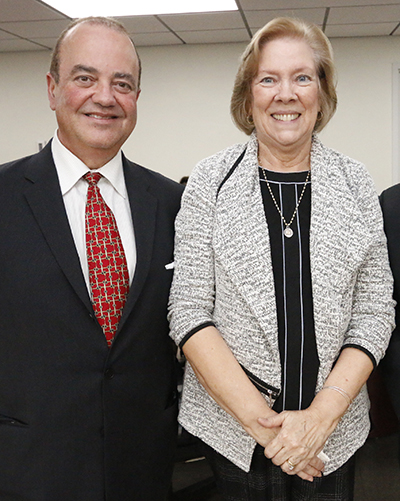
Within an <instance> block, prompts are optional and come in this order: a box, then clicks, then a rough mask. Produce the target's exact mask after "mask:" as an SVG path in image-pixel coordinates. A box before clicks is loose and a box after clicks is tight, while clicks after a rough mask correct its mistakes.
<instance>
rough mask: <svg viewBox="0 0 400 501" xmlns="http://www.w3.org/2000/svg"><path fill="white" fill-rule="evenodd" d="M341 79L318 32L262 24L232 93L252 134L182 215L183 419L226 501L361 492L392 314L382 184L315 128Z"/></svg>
mask: <svg viewBox="0 0 400 501" xmlns="http://www.w3.org/2000/svg"><path fill="white" fill-rule="evenodd" d="M334 78H335V71H334V65H333V57H332V51H331V46H330V43H329V41H328V39H327V38H326V37H325V35H324V34H323V33H322V31H321V30H320V29H319V28H318V27H316V26H314V25H310V24H308V23H305V22H303V21H300V20H296V19H290V18H279V19H274V20H273V21H271V22H270V23H268V24H267V25H266V26H265V27H264V28H262V29H261V30H260V31H259V32H258V33H257V34H256V35H255V36H254V38H253V40H252V41H251V43H250V44H249V46H248V47H247V49H246V50H245V52H244V54H243V56H242V60H241V64H240V67H239V70H238V73H237V77H236V81H235V86H234V90H233V96H232V101H231V111H232V115H233V119H234V121H235V123H236V124H237V126H238V127H239V129H241V130H242V131H244V132H245V133H246V134H248V135H250V139H249V141H248V143H247V144H245V145H235V146H232V147H230V148H228V149H226V150H224V151H222V152H220V153H218V154H216V155H214V156H212V157H210V158H207V159H205V160H203V161H202V162H200V163H199V164H198V166H197V167H196V168H195V170H194V172H193V173H192V174H191V176H190V179H189V182H188V185H187V188H186V191H185V193H184V196H183V201H182V208H181V211H180V213H179V215H178V218H177V222H176V256H175V263H176V265H175V266H176V267H175V273H174V281H173V286H172V290H171V298H170V322H171V336H172V337H173V339H174V340H175V342H176V343H177V344H178V345H179V346H180V347H181V348H182V350H183V352H184V353H185V355H186V358H187V360H188V362H189V363H188V364H187V367H186V373H185V380H184V389H183V398H182V405H181V410H180V418H179V419H180V422H181V424H182V425H183V426H184V427H185V428H186V429H187V430H188V431H189V432H190V433H192V434H194V435H196V436H197V437H199V438H200V439H201V440H202V442H203V443H204V450H205V454H206V456H207V458H208V459H209V461H210V463H211V465H212V467H213V470H214V473H215V476H216V480H217V484H218V486H219V488H220V490H221V492H222V493H223V494H224V496H225V499H229V500H261V499H262V500H264V501H265V500H276V501H277V500H300V499H301V500H305V499H310V500H321V501H322V500H333V499H336V500H340V501H345V500H351V499H353V483H354V453H355V452H356V450H357V449H358V448H359V447H361V445H362V444H363V443H364V441H365V439H366V437H367V435H368V431H369V418H368V395H367V391H366V387H365V382H366V380H367V378H368V376H369V374H370V373H371V371H372V370H373V368H374V366H375V365H376V364H377V363H378V362H379V360H380V359H381V357H382V356H383V354H384V352H385V349H386V346H387V343H388V340H389V337H390V333H391V330H392V328H393V314H394V308H393V301H392V277H391V272H390V269H389V264H388V258H387V250H386V241H385V237H384V233H383V228H382V217H381V212H380V209H379V203H378V198H377V195H376V193H375V190H374V186H373V182H372V180H371V178H370V176H369V175H368V173H367V171H366V169H365V167H364V166H363V165H362V164H360V163H359V162H356V161H355V160H352V159H350V158H348V157H346V156H344V155H342V154H340V153H338V152H336V151H333V150H331V149H329V148H327V147H325V146H324V145H323V144H322V143H321V142H320V140H319V139H318V137H317V135H316V133H317V132H319V131H320V130H322V128H323V127H324V126H325V125H326V124H327V123H328V122H329V120H330V118H331V117H332V115H333V114H334V112H335V109H336V103H337V99H336V91H335V81H334ZM322 472H323V473H322Z"/></svg>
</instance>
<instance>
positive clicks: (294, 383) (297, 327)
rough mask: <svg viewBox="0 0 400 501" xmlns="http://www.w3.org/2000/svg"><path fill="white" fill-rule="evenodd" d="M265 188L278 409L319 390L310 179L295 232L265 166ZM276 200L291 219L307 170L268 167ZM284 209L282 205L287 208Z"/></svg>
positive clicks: (298, 405) (300, 404) (300, 403)
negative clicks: (283, 170)
mask: <svg viewBox="0 0 400 501" xmlns="http://www.w3.org/2000/svg"><path fill="white" fill-rule="evenodd" d="M259 170H260V183H261V192H262V197H263V202H264V209H265V215H266V219H267V223H268V230H269V238H270V243H271V256H272V268H273V274H274V281H275V296H276V307H277V316H278V339H279V352H280V358H281V365H282V392H281V394H280V396H279V398H278V399H277V401H276V402H275V405H274V410H276V411H277V412H280V411H282V410H299V409H305V408H307V407H308V406H309V405H310V404H311V402H312V400H313V398H314V395H315V386H316V381H317V374H318V368H319V359H318V354H317V347H316V340H315V330H314V316H313V300H312V288H311V271H310V246H309V232H310V212H311V181H310V180H309V181H308V183H307V186H306V189H305V192H304V195H303V198H302V200H301V203H300V206H299V209H298V212H297V214H296V216H295V218H294V220H293V222H292V224H291V226H290V227H291V229H292V230H293V236H292V237H290V238H287V237H285V236H284V234H283V230H284V229H285V224H284V223H283V221H282V218H281V216H280V214H279V212H278V210H277V208H276V207H275V204H274V202H273V200H272V197H271V194H270V193H269V190H268V186H267V183H266V181H265V178H264V175H263V173H262V169H261V168H260V169H259ZM265 174H266V176H267V179H268V182H269V185H270V187H271V190H272V193H273V194H274V197H275V200H276V202H277V204H278V206H279V207H280V209H281V211H282V212H283V215H284V217H285V219H286V222H287V223H289V221H290V220H291V218H292V215H293V212H294V210H295V207H296V204H297V201H298V199H299V197H300V195H301V192H302V190H303V187H304V183H305V180H306V177H307V172H291V173H281V172H271V171H268V170H265ZM282 208H283V209H282Z"/></svg>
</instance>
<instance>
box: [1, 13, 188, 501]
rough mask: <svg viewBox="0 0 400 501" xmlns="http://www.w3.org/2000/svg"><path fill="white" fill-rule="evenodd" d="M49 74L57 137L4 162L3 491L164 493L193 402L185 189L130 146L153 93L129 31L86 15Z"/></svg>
mask: <svg viewBox="0 0 400 501" xmlns="http://www.w3.org/2000/svg"><path fill="white" fill-rule="evenodd" d="M47 82H48V95H49V100H50V106H51V108H52V109H53V110H54V111H55V113H56V117H57V122H58V130H57V133H56V134H55V137H54V138H53V140H52V142H51V143H50V144H49V145H47V146H46V148H45V149H44V150H42V151H41V152H40V153H38V154H36V155H33V156H31V157H27V158H24V159H20V160H17V161H15V162H11V163H9V164H6V165H3V166H2V167H0V203H1V217H0V465H1V467H0V499H1V500H2V501H105V500H106V501H132V500H138V501H146V500H148V501H158V500H164V499H165V498H166V496H167V491H168V486H169V482H170V475H171V471H172V459H173V454H174V446H175V437H176V412H177V405H176V381H175V357H174V352H173V349H172V346H171V341H170V340H169V337H168V324H167V320H166V314H167V300H168V293H169V287H170V282H171V278H172V268H173V265H172V260H173V224H174V218H175V215H176V212H177V210H178V207H179V203H180V196H181V191H182V187H181V186H179V184H177V183H174V182H173V181H170V180H168V179H166V178H164V177H163V176H161V175H160V174H157V173H155V172H152V171H149V170H147V169H145V168H143V167H141V166H139V165H137V164H134V163H132V162H130V161H128V160H127V159H126V158H125V157H124V156H123V154H122V153H121V151H120V149H121V146H122V145H123V143H124V142H125V140H126V139H127V138H128V137H129V135H130V134H131V132H132V130H133V129H134V127H135V124H136V102H137V99H138V96H139V93H140V63H139V59H138V56H137V53H136V50H135V48H134V45H133V44H132V42H131V40H130V39H129V37H128V35H127V33H126V31H125V29H124V28H123V26H122V25H120V24H119V23H117V22H114V21H112V20H107V19H104V18H89V19H85V20H79V21H77V22H75V23H73V24H72V25H71V26H70V27H69V28H68V29H67V30H66V32H64V33H63V34H62V35H61V37H60V41H59V43H58V44H57V47H56V49H55V53H54V55H53V60H52V65H51V71H50V73H49V74H48V75H47ZM152 141H153V139H152V138H150V137H149V147H151V146H152ZM87 173H89V176H88V177H87V176H86V174H87ZM93 173H95V174H97V173H99V174H101V176H97V177H96V175H95V176H93V175H92V174H93ZM83 176H86V177H87V179H88V180H86V178H84V177H83ZM93 179H95V181H93ZM89 182H90V183H91V184H90V186H89V184H88V183H89ZM96 182H98V185H96ZM89 193H90V194H91V195H90V196H89ZM91 197H94V198H95V199H93V198H91ZM89 199H90V201H89ZM93 200H94V201H93ZM89 202H90V203H89ZM110 210H111V211H112V212H111V213H110ZM100 213H101V214H100ZM85 214H86V216H85ZM99 215H101V216H102V219H101V221H99ZM103 224H104V225H105V226H107V230H108V229H109V230H110V232H111V231H113V232H114V233H112V234H111V233H110V234H111V235H112V236H111V237H110V239H109V240H107V238H108V237H107V236H104V235H105V233H107V231H106V230H105V231H104V232H103V233H102V236H99V235H100V233H99V231H101V230H103V229H104V228H99V225H103ZM92 226H93V227H94V229H93V227H92ZM91 232H92V233H91ZM90 239H92V240H90ZM93 239H94V240H93ZM89 241H90V242H91V243H90V249H91V250H90V252H89V247H87V245H89V244H88V242H89ZM93 242H94V243H93ZM99 242H100V243H99ZM104 242H105V243H104ZM116 242H118V244H116ZM102 245H103V247H104V249H103V250H99V249H101V248H102V247H101V246H102ZM114 245H115V246H116V247H118V249H117V251H115V249H113V250H112V252H113V253H115V255H117V257H115V256H114V254H113V256H110V248H111V247H113V246H114ZM101 252H105V254H104V253H103V254H100V253H101ZM117 259H118V261H117ZM98 260H100V264H99V262H98ZM105 263H107V264H105ZM116 277H117V278H116ZM121 277H122V278H121ZM107 280H111V282H107ZM121 284H122V285H121ZM103 289H104V290H103ZM103 293H104V294H103ZM99 294H100V296H99ZM102 294H103V295H102ZM111 310H112V311H111Z"/></svg>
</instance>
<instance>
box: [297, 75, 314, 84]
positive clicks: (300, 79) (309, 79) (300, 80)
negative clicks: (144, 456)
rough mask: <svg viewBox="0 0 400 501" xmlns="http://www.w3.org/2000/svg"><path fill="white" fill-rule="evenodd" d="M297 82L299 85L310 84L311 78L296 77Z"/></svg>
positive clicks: (304, 76) (306, 76)
mask: <svg viewBox="0 0 400 501" xmlns="http://www.w3.org/2000/svg"><path fill="white" fill-rule="evenodd" d="M297 80H298V81H299V82H300V83H308V82H311V78H310V77H309V76H308V75H300V76H299V77H297Z"/></svg>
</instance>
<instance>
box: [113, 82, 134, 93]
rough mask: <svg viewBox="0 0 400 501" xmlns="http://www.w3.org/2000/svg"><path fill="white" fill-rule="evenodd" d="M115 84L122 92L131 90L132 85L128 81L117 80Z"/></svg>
mask: <svg viewBox="0 0 400 501" xmlns="http://www.w3.org/2000/svg"><path fill="white" fill-rule="evenodd" d="M116 86H117V89H118V90H119V91H122V92H130V91H131V90H132V86H131V85H130V84H129V83H128V82H117V84H116Z"/></svg>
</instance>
